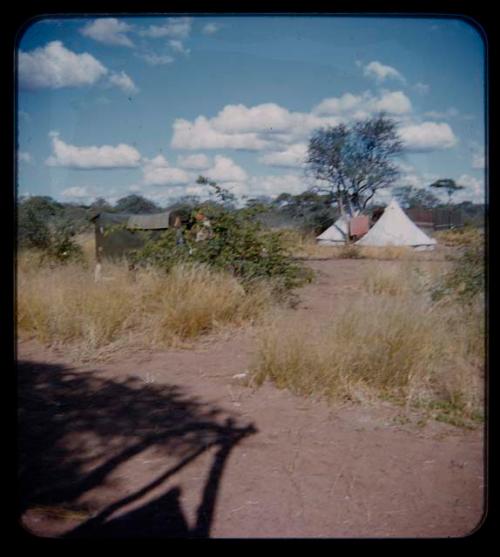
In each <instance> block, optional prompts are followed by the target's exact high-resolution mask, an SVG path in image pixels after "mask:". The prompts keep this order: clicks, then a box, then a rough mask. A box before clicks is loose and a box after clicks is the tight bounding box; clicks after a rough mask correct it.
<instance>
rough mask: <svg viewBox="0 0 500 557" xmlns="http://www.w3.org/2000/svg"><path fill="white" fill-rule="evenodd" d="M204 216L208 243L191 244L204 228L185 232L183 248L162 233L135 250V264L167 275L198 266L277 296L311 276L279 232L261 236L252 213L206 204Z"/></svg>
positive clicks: (262, 231) (262, 232)
mask: <svg viewBox="0 0 500 557" xmlns="http://www.w3.org/2000/svg"><path fill="white" fill-rule="evenodd" d="M219 189H220V188H219ZM217 193H220V192H217ZM203 213H204V215H205V216H206V217H208V219H209V221H210V228H209V231H210V232H209V234H208V237H207V238H205V239H203V240H200V241H196V234H197V232H198V231H199V229H200V226H201V228H202V227H203V225H197V224H194V225H193V226H188V230H187V231H186V232H185V234H184V242H183V243H179V242H178V235H177V234H178V233H177V232H176V231H175V230H167V231H166V232H165V233H163V234H162V235H161V237H160V238H158V239H152V238H150V239H149V240H148V241H147V242H146V245H145V247H144V248H143V249H140V250H137V251H136V252H135V255H134V261H135V262H136V263H139V264H153V265H155V266H159V267H161V268H163V269H165V270H167V271H169V270H170V269H172V267H173V266H174V265H177V264H179V263H185V262H188V261H189V262H197V263H202V264H205V265H208V266H209V267H211V268H215V269H218V270H221V271H224V272H229V273H231V274H232V275H233V276H235V277H237V278H238V279H240V280H241V282H242V284H243V285H244V286H245V287H248V286H250V285H251V284H252V283H253V282H255V281H259V280H262V279H265V280H269V281H270V282H271V283H272V285H273V287H274V289H275V291H276V292H280V293H285V292H287V291H289V290H291V289H293V288H295V287H297V286H300V285H301V284H303V283H304V282H307V281H309V280H311V278H312V271H310V270H309V269H306V268H305V267H303V266H302V265H301V264H299V263H298V262H296V261H295V260H294V259H293V257H292V255H291V254H290V253H289V251H288V250H287V248H286V247H285V244H284V242H283V240H282V238H281V236H280V234H279V233H278V232H273V231H269V230H265V229H264V228H263V227H262V225H261V224H260V223H259V222H258V221H256V220H255V219H254V218H252V217H253V215H254V211H253V210H252V209H242V210H239V211H237V210H234V209H231V208H230V207H227V205H224V204H218V205H217V204H210V205H205V207H204V208H203ZM191 224H192V223H191Z"/></svg>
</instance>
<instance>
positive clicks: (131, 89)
mask: <svg viewBox="0 0 500 557" xmlns="http://www.w3.org/2000/svg"><path fill="white" fill-rule="evenodd" d="M109 83H110V85H114V86H116V87H118V88H120V89H121V90H122V91H123V92H124V93H129V94H135V93H138V92H139V89H138V88H137V87H136V85H135V83H134V82H133V81H132V79H131V78H130V77H129V76H128V75H127V74H126V73H125V72H124V71H121V72H120V73H117V72H112V73H111V75H110V76H109Z"/></svg>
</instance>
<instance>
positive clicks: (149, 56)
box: [138, 52, 174, 66]
mask: <svg viewBox="0 0 500 557" xmlns="http://www.w3.org/2000/svg"><path fill="white" fill-rule="evenodd" d="M138 56H139V58H142V60H144V61H145V62H147V63H148V64H149V65H150V66H161V65H165V64H171V63H172V62H173V61H174V58H173V57H172V56H169V55H167V54H165V55H161V54H155V53H154V52H146V53H144V54H138Z"/></svg>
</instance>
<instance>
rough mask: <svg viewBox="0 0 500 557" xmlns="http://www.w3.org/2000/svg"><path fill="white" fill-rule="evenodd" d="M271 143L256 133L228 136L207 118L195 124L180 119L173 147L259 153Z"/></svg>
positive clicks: (175, 129) (174, 132)
mask: <svg viewBox="0 0 500 557" xmlns="http://www.w3.org/2000/svg"><path fill="white" fill-rule="evenodd" d="M270 145H271V143H270V142H269V141H267V140H264V139H261V138H259V137H258V135H257V134H256V133H234V134H228V133H224V132H220V131H217V130H216V129H215V128H214V127H213V125H212V123H211V121H210V120H208V119H207V118H205V116H198V117H197V118H196V120H195V121H194V122H190V121H189V120H184V119H183V118H178V119H176V120H175V121H174V124H173V136H172V141H171V146H172V147H173V148H176V149H192V150H197V149H241V150H248V151H258V150H260V149H264V148H266V147H268V146H270Z"/></svg>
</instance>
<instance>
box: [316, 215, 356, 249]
mask: <svg viewBox="0 0 500 557" xmlns="http://www.w3.org/2000/svg"><path fill="white" fill-rule="evenodd" d="M347 234H348V220H347V218H346V217H340V218H339V219H337V220H336V221H335V222H334V223H333V224H332V226H330V227H329V228H327V229H326V230H324V231H323V232H322V233H321V234H320V235H319V236H317V237H316V240H317V241H318V244H323V245H338V244H344V243H345V241H346V238H347Z"/></svg>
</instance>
